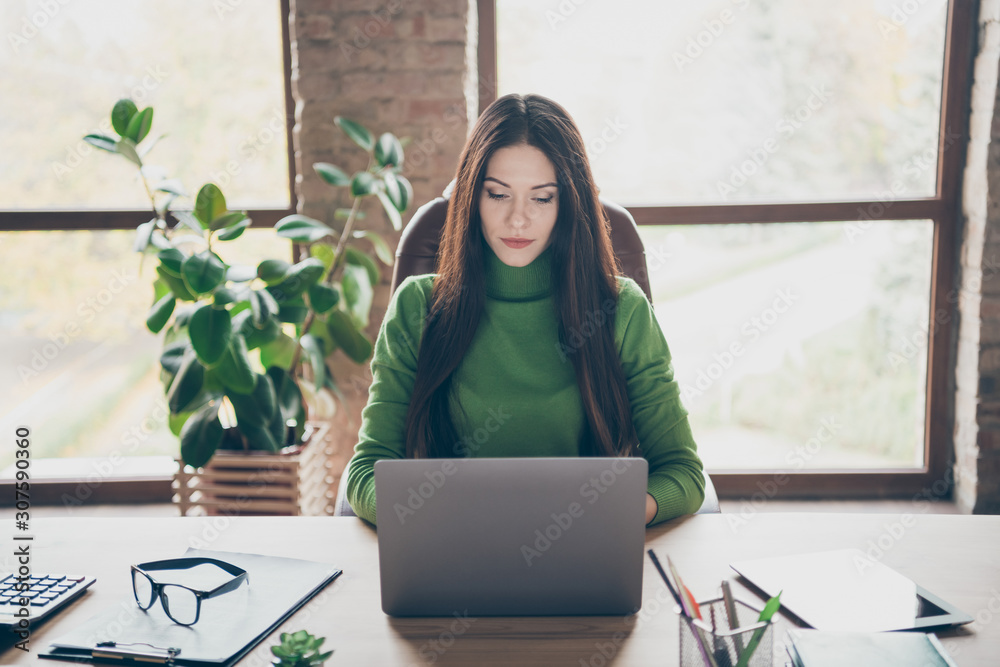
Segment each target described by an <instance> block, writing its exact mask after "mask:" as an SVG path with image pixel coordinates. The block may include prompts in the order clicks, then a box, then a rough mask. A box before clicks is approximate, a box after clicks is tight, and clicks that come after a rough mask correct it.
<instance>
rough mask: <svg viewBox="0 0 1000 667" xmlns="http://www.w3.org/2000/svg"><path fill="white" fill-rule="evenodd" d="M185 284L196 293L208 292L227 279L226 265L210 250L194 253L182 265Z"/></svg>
mask: <svg viewBox="0 0 1000 667" xmlns="http://www.w3.org/2000/svg"><path fill="white" fill-rule="evenodd" d="M181 276H182V277H183V278H184V284H185V285H187V288H188V289H189V290H191V292H192V293H194V294H207V293H208V292H211V291H212V290H214V289H215V288H216V287H218V286H219V285H220V284H222V281H223V280H225V277H226V265H225V264H223V263H222V260H221V259H219V258H218V256H217V255H216V254H215V253H213V252H211V251H208V250H203V251H202V252H200V253H198V254H197V255H192V256H191V257H188V258H187V259H186V260H184V263H183V264H182V265H181Z"/></svg>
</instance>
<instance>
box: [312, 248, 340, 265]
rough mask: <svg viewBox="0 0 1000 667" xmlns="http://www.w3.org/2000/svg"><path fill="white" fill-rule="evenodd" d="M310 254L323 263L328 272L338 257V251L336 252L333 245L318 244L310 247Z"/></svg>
mask: <svg viewBox="0 0 1000 667" xmlns="http://www.w3.org/2000/svg"><path fill="white" fill-rule="evenodd" d="M309 254H310V255H311V256H313V257H315V258H316V259H318V260H319V261H321V262H323V266H324V267H326V270H327V271H329V270H330V267H332V266H333V260H334V259H335V257H336V254H337V251H336V250H334V249H333V246H331V245H327V244H325V243H316V244H314V245H311V246H309Z"/></svg>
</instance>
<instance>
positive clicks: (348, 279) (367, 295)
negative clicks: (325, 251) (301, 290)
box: [338, 264, 374, 342]
mask: <svg viewBox="0 0 1000 667" xmlns="http://www.w3.org/2000/svg"><path fill="white" fill-rule="evenodd" d="M340 284H341V287H342V288H343V290H344V301H345V302H346V303H347V310H348V312H350V314H351V316H352V318H353V319H354V321H355V322H356V323H357V324H358V328H359V329H360V328H364V327H366V326H368V314H369V312H370V311H371V307H372V298H373V296H374V291H373V290H372V284H371V282H370V281H369V279H368V270H367V269H365V268H363V267H360V266H355V265H353V264H347V265H345V266H344V275H343V278H342V279H341V281H340ZM338 342H339V341H338Z"/></svg>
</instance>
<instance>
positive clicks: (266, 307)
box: [250, 290, 279, 328]
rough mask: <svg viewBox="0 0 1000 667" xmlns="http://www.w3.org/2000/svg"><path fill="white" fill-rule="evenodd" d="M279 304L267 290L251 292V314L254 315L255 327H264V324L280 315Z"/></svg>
mask: <svg viewBox="0 0 1000 667" xmlns="http://www.w3.org/2000/svg"><path fill="white" fill-rule="evenodd" d="M278 310H279V307H278V302H277V301H275V300H274V297H273V296H271V293H270V292H268V291H267V290H251V291H250V312H252V313H253V325H254V326H255V327H258V328H259V327H262V326H264V322H266V321H267V320H269V319H271V318H272V317H273V316H274V315H277V314H278Z"/></svg>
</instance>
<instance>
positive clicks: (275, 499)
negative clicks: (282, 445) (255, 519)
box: [173, 423, 336, 516]
mask: <svg viewBox="0 0 1000 667" xmlns="http://www.w3.org/2000/svg"><path fill="white" fill-rule="evenodd" d="M312 426H313V427H314V430H313V431H312V434H311V436H310V437H309V440H308V442H306V444H305V445H303V446H302V447H300V448H299V451H298V452H297V453H279V454H270V453H265V452H238V451H231V450H219V451H218V452H216V453H215V456H213V457H212V460H211V461H209V462H208V464H207V465H206V466H205V467H203V468H197V469H195V468H192V467H191V466H186V465H184V464H183V462H182V461H180V460H179V459H178V460H177V464H178V465H177V472H175V473H174V481H173V488H174V502H176V503H177V506H178V508H179V509H180V512H181V516H196V515H205V514H207V515H220V514H221V515H250V516H260V515H282V516H290V515H305V516H322V515H331V514H333V508H334V501H335V500H336V498H335V496H336V490H335V488H334V487H333V485H332V482H333V479H332V477H331V476H330V474H329V473H330V467H331V465H330V461H329V454H330V452H329V451H328V450H329V446H328V445H329V441H330V437H329V436H330V426H329V425H328V424H326V423H321V424H312Z"/></svg>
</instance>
